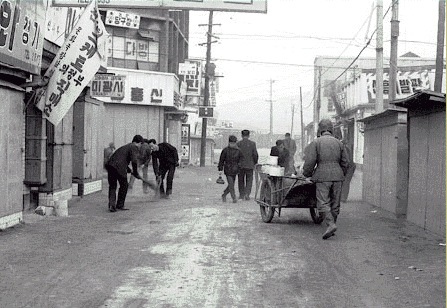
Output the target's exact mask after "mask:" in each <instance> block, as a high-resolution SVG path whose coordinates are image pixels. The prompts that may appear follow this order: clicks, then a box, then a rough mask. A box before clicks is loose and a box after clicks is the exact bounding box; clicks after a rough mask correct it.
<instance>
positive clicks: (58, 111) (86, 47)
mask: <svg viewBox="0 0 447 308" xmlns="http://www.w3.org/2000/svg"><path fill="white" fill-rule="evenodd" d="M106 38H107V32H106V30H105V27H104V24H103V23H102V21H101V16H100V15H99V12H98V9H97V7H95V2H92V3H91V4H90V5H89V6H88V7H87V8H86V9H85V10H84V12H83V13H82V16H81V17H80V19H79V21H78V22H77V23H76V25H75V27H74V28H73V30H72V32H71V33H70V35H69V36H68V38H67V39H66V40H65V42H64V44H63V45H62V46H61V48H60V49H59V51H58V53H57V54H56V57H55V58H54V60H53V62H51V65H50V67H49V68H48V69H47V71H46V73H45V76H44V78H46V79H49V83H48V87H47V88H42V89H41V90H40V91H39V93H38V103H37V107H38V108H39V109H40V110H42V112H43V114H44V117H45V118H47V119H48V120H49V121H50V122H51V123H53V124H54V125H57V124H58V123H59V122H60V121H61V120H62V118H63V117H64V116H65V114H66V113H67V111H68V110H69V109H70V107H71V106H72V105H73V103H74V102H75V100H76V98H77V97H78V96H79V94H80V93H81V92H82V90H83V89H84V88H85V86H86V85H87V84H88V83H89V82H90V80H91V79H92V78H93V76H94V75H95V73H96V72H97V71H98V69H99V67H100V66H101V65H102V66H104V67H105V66H106V63H107V56H106V50H107V49H106Z"/></svg>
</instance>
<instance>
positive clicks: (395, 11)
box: [383, 0, 399, 109]
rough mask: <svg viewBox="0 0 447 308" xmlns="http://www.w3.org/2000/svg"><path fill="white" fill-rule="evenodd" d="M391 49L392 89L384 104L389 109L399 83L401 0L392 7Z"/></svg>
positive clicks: (396, 0)
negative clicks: (398, 57) (398, 45)
mask: <svg viewBox="0 0 447 308" xmlns="http://www.w3.org/2000/svg"><path fill="white" fill-rule="evenodd" d="M391 12H392V17H391V50H390V89H389V92H388V93H389V97H388V102H387V103H386V104H383V105H384V106H383V107H384V109H387V108H388V106H389V103H391V102H392V101H394V100H395V99H396V85H397V44H398V37H399V20H398V18H399V0H393V6H392V9H391Z"/></svg>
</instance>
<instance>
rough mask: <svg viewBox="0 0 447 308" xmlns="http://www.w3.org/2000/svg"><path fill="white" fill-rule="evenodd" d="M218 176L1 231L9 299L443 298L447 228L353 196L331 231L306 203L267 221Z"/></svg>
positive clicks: (296, 302) (191, 174)
mask: <svg viewBox="0 0 447 308" xmlns="http://www.w3.org/2000/svg"><path fill="white" fill-rule="evenodd" d="M215 178H216V172H215V170H214V169H213V170H212V171H211V169H206V168H205V169H203V168H202V169H200V168H196V169H194V168H190V169H181V170H178V176H177V177H176V179H175V182H174V191H175V193H174V195H173V197H172V198H171V199H170V200H160V201H158V202H148V200H149V196H147V195H144V194H142V192H141V188H140V186H139V185H136V188H134V191H133V192H131V193H130V194H129V197H128V201H127V206H128V207H129V208H130V209H131V210H129V211H120V212H117V213H109V212H107V211H106V204H107V201H106V189H104V190H103V193H102V194H101V193H100V194H95V195H93V196H87V197H85V198H83V199H82V200H81V201H78V202H75V203H74V204H73V205H72V207H71V208H70V217H68V218H48V217H47V218H45V219H44V220H41V221H38V222H36V223H33V224H25V225H23V226H20V227H17V228H14V229H11V230H7V231H4V232H2V233H0V249H1V250H0V257H1V260H2V263H1V265H0V269H1V277H2V279H1V282H0V291H1V293H0V294H2V295H1V298H0V307H58V308H60V307H101V308H105V307H107V308H110V307H172V308H174V307H182V308H183V307H324V308H328V307H334V308H339V307H384V308H385V307H393V308H394V307H445V247H444V246H441V245H439V243H445V242H443V241H444V240H443V239H439V238H438V237H437V236H435V235H430V234H427V233H425V232H423V231H422V230H420V229H418V228H415V227H413V226H408V225H406V224H399V223H397V222H396V221H395V220H394V219H393V218H392V217H390V216H389V215H388V214H387V213H386V212H382V211H380V210H377V209H372V207H370V206H368V205H365V204H361V203H360V202H348V203H347V204H345V205H344V206H343V208H342V214H341V215H340V219H339V224H338V225H339V231H337V235H336V236H335V237H333V238H331V239H329V240H327V241H323V240H322V239H321V234H322V232H323V230H324V229H323V227H321V226H319V225H315V224H314V223H313V222H312V220H311V217H310V215H309V212H308V210H307V209H284V210H283V211H282V213H281V217H280V218H278V217H277V216H275V218H274V219H273V221H272V223H270V224H266V223H263V222H262V221H261V218H260V214H259V206H258V205H256V203H255V202H254V201H242V202H239V203H238V204H233V203H225V204H224V203H222V202H221V201H220V194H221V190H223V188H224V186H223V185H222V186H220V185H217V184H215V182H214V181H215Z"/></svg>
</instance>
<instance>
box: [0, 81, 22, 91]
mask: <svg viewBox="0 0 447 308" xmlns="http://www.w3.org/2000/svg"><path fill="white" fill-rule="evenodd" d="M0 87H5V88H10V89H14V90H17V91H20V92H25V89H24V88H22V87H19V86H18V85H15V84H13V83H10V82H8V81H5V80H0Z"/></svg>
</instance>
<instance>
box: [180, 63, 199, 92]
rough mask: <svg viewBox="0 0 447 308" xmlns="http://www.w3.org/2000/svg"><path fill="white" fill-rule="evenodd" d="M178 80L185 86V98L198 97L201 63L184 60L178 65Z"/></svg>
mask: <svg viewBox="0 0 447 308" xmlns="http://www.w3.org/2000/svg"><path fill="white" fill-rule="evenodd" d="M178 75H179V79H180V81H181V82H184V83H185V84H186V95H187V96H200V89H201V83H202V82H201V81H202V61H200V60H185V62H184V63H179V72H178Z"/></svg>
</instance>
